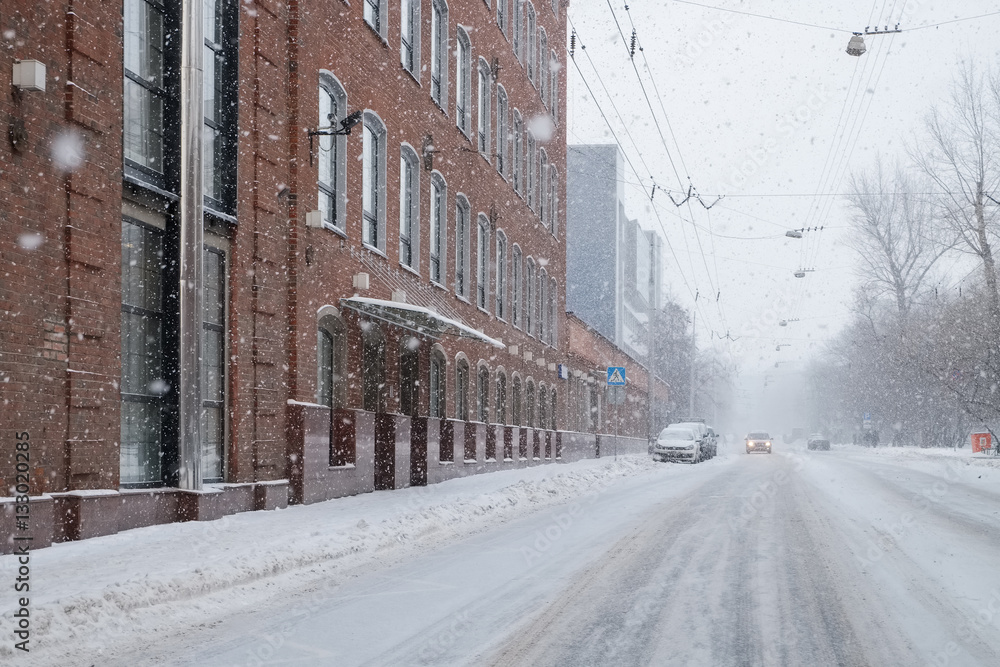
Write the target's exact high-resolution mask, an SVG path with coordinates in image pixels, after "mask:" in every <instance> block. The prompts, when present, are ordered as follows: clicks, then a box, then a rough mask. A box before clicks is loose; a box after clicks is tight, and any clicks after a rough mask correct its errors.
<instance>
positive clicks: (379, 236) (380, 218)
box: [361, 111, 386, 252]
mask: <svg viewBox="0 0 1000 667" xmlns="http://www.w3.org/2000/svg"><path fill="white" fill-rule="evenodd" d="M385 139H386V132H385V124H384V123H383V122H382V119H381V118H379V117H378V114H376V113H375V112H373V111H366V112H365V128H364V137H363V139H362V144H363V145H362V153H361V155H362V160H361V162H362V170H363V174H362V179H361V180H362V184H361V208H362V210H363V221H362V232H361V236H362V240H363V241H364V243H365V244H366V245H368V246H371V247H372V248H376V249H378V250H380V251H382V252H385Z"/></svg>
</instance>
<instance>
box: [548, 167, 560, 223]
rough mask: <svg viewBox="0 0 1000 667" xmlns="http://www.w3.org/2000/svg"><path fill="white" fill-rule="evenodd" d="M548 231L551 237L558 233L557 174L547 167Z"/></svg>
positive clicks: (552, 168) (554, 168) (553, 168)
mask: <svg viewBox="0 0 1000 667" xmlns="http://www.w3.org/2000/svg"><path fill="white" fill-rule="evenodd" d="M549 230H550V231H551V232H552V236H556V235H558V233H559V172H558V171H557V170H556V167H555V165H549Z"/></svg>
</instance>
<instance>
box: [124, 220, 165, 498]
mask: <svg viewBox="0 0 1000 667" xmlns="http://www.w3.org/2000/svg"><path fill="white" fill-rule="evenodd" d="M163 251H164V248H163V231H162V230H160V229H157V228H154V227H147V226H146V225H143V224H141V223H138V222H136V221H133V220H132V219H130V218H123V219H122V267H121V271H122V323H121V345H122V363H121V369H122V379H121V399H122V406H121V465H120V472H121V483H122V484H123V485H127V484H155V483H158V482H161V481H163V469H162V458H163V453H164V452H163V412H164V408H165V407H166V405H165V396H166V395H167V393H168V392H169V390H170V386H169V383H168V382H167V379H166V378H165V377H164V363H163V362H164V309H163V286H164V268H165V261H166V260H165V257H164V254H163Z"/></svg>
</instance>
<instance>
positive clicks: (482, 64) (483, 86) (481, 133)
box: [477, 58, 493, 161]
mask: <svg viewBox="0 0 1000 667" xmlns="http://www.w3.org/2000/svg"><path fill="white" fill-rule="evenodd" d="M492 78H493V75H492V73H491V72H490V65H489V63H487V62H486V60H484V59H483V58H480V59H479V100H478V102H479V127H478V128H477V137H478V139H477V145H478V146H479V152H480V153H482V154H483V155H485V156H486V157H487V159H488V158H489V154H490V107H491V106H492V104H493V102H492V101H491V95H490V86H491V85H492V84H491V80H492ZM491 161H492V160H491Z"/></svg>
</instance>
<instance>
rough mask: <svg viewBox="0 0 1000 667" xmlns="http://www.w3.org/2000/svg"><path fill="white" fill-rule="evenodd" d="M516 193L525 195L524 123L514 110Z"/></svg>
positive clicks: (519, 114)
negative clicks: (523, 171) (523, 170)
mask: <svg viewBox="0 0 1000 667" xmlns="http://www.w3.org/2000/svg"><path fill="white" fill-rule="evenodd" d="M513 166H514V169H513V172H514V191H515V192H517V194H519V195H523V194H524V175H523V174H522V171H521V170H522V169H524V122H523V121H522V120H521V113H520V112H519V111H518V110H517V109H514V165H513Z"/></svg>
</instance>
